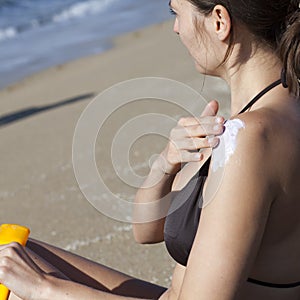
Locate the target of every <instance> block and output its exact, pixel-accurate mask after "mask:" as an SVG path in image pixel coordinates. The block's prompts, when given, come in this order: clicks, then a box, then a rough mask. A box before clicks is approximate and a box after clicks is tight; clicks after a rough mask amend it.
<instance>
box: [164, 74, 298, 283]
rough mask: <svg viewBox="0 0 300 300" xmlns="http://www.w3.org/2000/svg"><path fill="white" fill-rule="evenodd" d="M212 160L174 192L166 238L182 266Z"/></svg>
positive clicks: (280, 81)
mask: <svg viewBox="0 0 300 300" xmlns="http://www.w3.org/2000/svg"><path fill="white" fill-rule="evenodd" d="M281 83H282V80H277V81H276V82H274V83H272V84H271V85H269V86H268V87H266V88H265V89H264V90H263V91H262V92H260V93H259V94H258V95H257V96H256V97H254V98H253V99H252V100H251V101H250V102H249V103H248V104H247V105H246V106H245V107H244V108H243V109H242V110H241V111H240V113H239V114H241V113H244V112H246V111H247V110H248V109H249V108H251V106H252V105H253V104H254V103H255V102H256V101H258V100H259V99H260V98H261V97H262V96H263V95H265V94H266V93H267V92H269V91H270V90H271V89H273V88H274V87H276V86H278V85H279V84H281ZM210 160H211V159H210V158H209V159H208V160H207V161H206V162H205V164H204V165H203V166H202V168H201V169H200V171H199V172H198V173H196V174H195V175H194V176H193V178H192V179H191V180H190V181H189V182H188V183H187V185H186V186H185V187H184V188H183V189H182V190H180V191H178V192H172V196H171V197H172V201H171V206H170V209H169V213H168V216H167V217H166V221H165V227H164V239H165V244H166V248H167V250H168V252H169V253H170V255H171V256H172V257H173V259H174V260H175V261H176V262H178V263H179V264H181V265H183V266H186V265H187V261H188V258H189V255H190V252H191V248H192V245H193V242H194V239H195V236H196V232H197V228H198V224H199V220H200V214H201V207H202V202H203V195H202V191H203V186H204V183H205V181H206V178H207V175H208V169H209V164H210ZM248 281H249V282H251V283H255V284H260V285H265V286H271V287H294V286H295V285H297V286H298V285H300V282H299V283H295V284H294V283H293V284H288V285H281V284H280V285H277V284H275V285H274V284H271V283H265V282H261V281H258V280H255V279H250V278H249V279H248Z"/></svg>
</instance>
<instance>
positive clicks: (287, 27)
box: [188, 0, 300, 97]
mask: <svg viewBox="0 0 300 300" xmlns="http://www.w3.org/2000/svg"><path fill="white" fill-rule="evenodd" d="M188 1H189V2H190V3H192V4H193V5H194V6H195V7H196V8H197V9H198V10H199V11H200V12H201V13H203V14H204V15H209V14H210V13H211V12H212V11H213V9H214V7H215V6H216V5H218V4H220V5H222V6H224V7H225V8H226V9H227V11H228V13H229V14H230V16H231V18H232V21H233V22H232V23H233V28H232V32H231V40H230V45H229V47H228V50H227V53H226V56H225V60H226V59H227V58H228V57H229V55H230V53H231V51H232V48H233V44H234V24H237V23H242V24H244V25H245V26H246V27H247V28H248V30H249V31H250V32H252V33H253V34H254V35H255V36H256V37H257V38H258V39H259V40H260V41H261V42H264V43H267V44H268V45H269V46H270V47H272V48H273V49H274V51H276V52H277V53H278V56H279V57H280V59H281V61H282V63H283V68H284V75H285V81H286V84H287V85H288V87H289V90H290V92H291V93H293V94H294V95H296V96H298V97H299V96H300V45H299V44H300V8H299V5H300V4H299V3H300V2H299V1H300V0H188Z"/></svg>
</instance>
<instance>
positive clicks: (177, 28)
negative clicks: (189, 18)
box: [173, 18, 179, 34]
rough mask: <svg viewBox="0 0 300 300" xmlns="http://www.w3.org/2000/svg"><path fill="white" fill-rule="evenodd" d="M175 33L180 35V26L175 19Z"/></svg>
mask: <svg viewBox="0 0 300 300" xmlns="http://www.w3.org/2000/svg"><path fill="white" fill-rule="evenodd" d="M173 31H174V32H175V33H176V34H179V26H178V20H177V18H176V19H175V22H174V26H173Z"/></svg>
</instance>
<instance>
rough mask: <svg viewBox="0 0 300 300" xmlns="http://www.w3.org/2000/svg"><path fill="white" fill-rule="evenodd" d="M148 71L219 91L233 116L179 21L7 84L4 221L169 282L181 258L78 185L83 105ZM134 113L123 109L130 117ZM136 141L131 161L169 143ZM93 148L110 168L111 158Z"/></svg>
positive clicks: (3, 98) (1, 121) (114, 183)
mask: <svg viewBox="0 0 300 300" xmlns="http://www.w3.org/2000/svg"><path fill="white" fill-rule="evenodd" d="M145 76H147V77H163V78H170V79H173V80H177V81H180V82H182V83H185V84H187V85H189V86H191V87H193V88H194V89H195V90H197V91H198V92H200V93H201V95H203V96H204V97H205V98H206V99H207V100H211V99H218V100H219V101H220V104H221V109H222V110H221V114H222V115H224V116H225V117H228V116H229V110H228V103H229V94H228V89H227V87H226V86H225V85H224V83H222V82H221V81H220V80H218V79H213V78H209V77H206V78H205V80H204V78H203V76H201V75H199V74H198V73H197V72H196V70H195V68H194V64H193V61H192V60H191V58H190V56H189V54H188V53H187V51H186V50H185V48H184V47H183V46H182V45H181V43H180V40H179V38H178V36H177V35H175V34H174V33H173V32H172V22H166V23H162V24H157V25H154V26H151V27H148V28H145V29H142V30H139V31H136V32H133V33H129V34H126V35H123V36H120V37H118V38H116V39H115V41H114V47H113V48H112V49H110V50H109V51H107V52H105V53H102V54H99V55H94V56H89V57H86V58H82V59H79V60H77V61H73V62H70V63H66V64H64V65H59V66H56V67H52V68H50V69H47V70H45V71H43V72H40V73H38V74H35V75H33V76H30V77H27V78H25V79H24V80H22V81H21V82H18V83H17V84H14V85H12V86H9V87H7V88H5V89H3V90H1V91H0V106H1V115H0V140H1V170H2V172H1V174H0V203H1V209H0V223H19V224H23V225H26V226H28V227H29V228H30V229H31V236H32V237H34V238H37V239H41V240H43V241H46V242H49V243H53V244H55V245H57V246H60V247H63V248H65V249H68V250H70V251H73V252H75V253H78V254H80V255H83V256H85V257H88V258H91V259H93V260H95V261H98V262H101V263H103V264H106V265H109V266H111V267H113V268H116V269H118V270H120V271H123V272H125V273H129V274H131V275H133V276H137V277H139V278H143V279H146V280H150V281H152V282H154V283H159V284H162V285H164V286H167V285H168V284H169V282H170V277H171V274H172V268H173V266H174V262H173V261H172V259H171V258H170V257H169V255H168V254H167V252H166V249H165V246H164V245H163V244H160V245H151V246H142V245H137V244H136V243H135V242H134V240H133V237H132V232H131V225H130V224H128V223H123V222H118V221H116V220H113V219H111V218H108V217H106V216H104V215H103V214H101V213H99V212H98V211H97V210H96V209H94V207H93V206H92V205H91V204H90V203H89V202H88V201H87V200H86V199H85V197H84V196H83V194H82V193H81V191H80V189H79V187H78V183H77V181H76V178H75V176H74V171H73V165H72V140H73V135H74V130H75V126H76V124H77V121H78V119H79V117H80V115H81V113H82V112H83V110H84V109H85V107H86V106H87V105H88V104H89V103H90V102H91V101H92V99H94V97H95V96H96V95H97V94H99V93H101V92H102V91H104V90H105V89H107V88H109V87H111V86H112V85H114V84H116V83H119V82H121V81H124V80H128V79H133V78H139V77H145ZM145 105H146V104H145ZM147 105H149V104H147ZM153 105H154V106H155V105H157V104H156V102H153ZM157 108H158V109H159V106H158V107H157ZM167 110H168V109H167ZM141 111H142V110H141ZM137 113H138V112H137ZM170 113H171V114H172V112H170ZM127 114H128V115H127ZM130 114H131V111H130V110H129V109H128V110H126V109H124V110H123V111H122V117H124V118H125V119H126V117H127V118H130ZM174 114H175V115H177V114H178V112H177V111H175V110H174ZM118 120H119V118H118V116H117V115H116V116H114V117H112V119H111V120H110V124H111V126H106V129H105V128H104V132H102V136H103V139H102V140H101V143H102V144H103V143H104V144H109V143H108V142H109V141H110V139H111V137H112V135H111V132H112V130H116V129H117V124H118V126H120V125H121V124H119V123H118ZM114 121H115V122H114ZM114 124H115V125H114ZM114 126H115V128H114ZM105 130H106V131H105ZM137 145H139V149H138V150H136V156H133V158H132V163H133V164H141V163H142V162H143V161H147V160H148V159H149V155H150V154H151V152H152V151H154V153H155V152H157V151H158V149H160V148H162V147H163V142H161V143H153V142H151V140H148V141H147V140H145V144H143V143H141V142H140V143H137ZM99 147H100V146H99ZM96 153H98V154H99V153H100V154H99V156H97V162H98V163H99V165H101V166H102V168H103V169H107V172H109V168H110V165H111V162H110V161H109V157H105V156H104V155H101V150H99V151H98V152H96ZM145 170H146V169H145ZM142 171H143V170H142ZM111 172H112V173H113V170H111ZM109 186H110V188H111V189H112V190H113V191H114V192H115V193H119V194H122V193H131V195H129V196H133V194H134V191H133V190H130V191H129V192H128V189H127V187H126V186H124V185H122V182H121V181H120V180H119V179H118V176H117V175H116V174H111V176H110V177H109Z"/></svg>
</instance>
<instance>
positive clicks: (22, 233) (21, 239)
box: [0, 224, 30, 300]
mask: <svg viewBox="0 0 300 300" xmlns="http://www.w3.org/2000/svg"><path fill="white" fill-rule="evenodd" d="M29 233H30V230H29V229H28V228H26V227H23V226H20V225H15V224H2V225H1V226H0V245H5V244H9V243H12V242H17V243H19V244H21V245H22V246H25V245H26V242H27V239H28V236H29ZM8 296H9V290H8V289H7V288H6V287H5V286H4V285H2V284H0V300H7V299H8Z"/></svg>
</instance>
